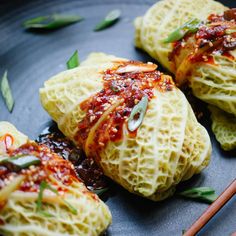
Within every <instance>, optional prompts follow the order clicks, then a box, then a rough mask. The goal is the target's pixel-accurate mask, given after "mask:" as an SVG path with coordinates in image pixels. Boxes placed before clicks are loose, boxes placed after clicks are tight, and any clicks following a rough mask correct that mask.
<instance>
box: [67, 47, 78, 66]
mask: <svg viewBox="0 0 236 236" xmlns="http://www.w3.org/2000/svg"><path fill="white" fill-rule="evenodd" d="M66 65H67V69H73V68H75V67H78V66H79V56H78V50H76V51H75V52H74V53H73V55H72V56H71V57H70V59H69V60H68V61H67V63H66Z"/></svg>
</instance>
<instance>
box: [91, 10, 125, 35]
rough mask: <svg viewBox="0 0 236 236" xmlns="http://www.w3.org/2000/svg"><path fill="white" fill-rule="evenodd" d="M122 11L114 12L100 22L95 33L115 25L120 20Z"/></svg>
mask: <svg viewBox="0 0 236 236" xmlns="http://www.w3.org/2000/svg"><path fill="white" fill-rule="evenodd" d="M120 15H121V11H120V10H113V11H111V12H110V13H108V15H107V16H106V17H105V18H104V19H103V20H102V21H101V22H99V23H98V24H97V25H96V27H95V28H94V31H99V30H103V29H105V28H107V27H109V26H111V25H114V24H115V23H116V22H117V21H118V20H119V18H120Z"/></svg>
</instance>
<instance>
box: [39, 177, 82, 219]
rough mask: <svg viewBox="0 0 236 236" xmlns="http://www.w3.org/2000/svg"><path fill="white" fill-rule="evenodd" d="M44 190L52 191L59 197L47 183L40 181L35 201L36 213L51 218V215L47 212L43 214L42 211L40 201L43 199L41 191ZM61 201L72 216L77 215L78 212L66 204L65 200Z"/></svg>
mask: <svg viewBox="0 0 236 236" xmlns="http://www.w3.org/2000/svg"><path fill="white" fill-rule="evenodd" d="M45 189H48V190H50V191H52V192H53V193H55V194H56V195H57V196H60V195H59V193H58V191H57V190H56V189H55V188H53V187H52V186H50V185H49V184H48V183H47V182H45V181H42V182H41V184H40V188H39V195H38V199H37V211H38V212H39V213H40V214H43V215H44V216H46V217H51V216H53V215H51V214H50V213H48V212H45V211H43V210H42V199H43V191H44V190H45ZM62 201H63V202H64V203H65V205H67V207H68V208H69V209H70V211H71V212H72V214H74V215H77V214H78V212H77V210H76V209H75V208H74V207H73V206H72V205H71V204H70V203H69V202H68V201H66V200H65V199H63V198H62Z"/></svg>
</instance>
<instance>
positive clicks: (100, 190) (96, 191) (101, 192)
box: [92, 188, 109, 196]
mask: <svg viewBox="0 0 236 236" xmlns="http://www.w3.org/2000/svg"><path fill="white" fill-rule="evenodd" d="M108 190H109V188H100V189H94V190H92V191H93V192H94V193H96V194H97V195H98V196H101V195H102V194H103V193H105V192H107V191H108Z"/></svg>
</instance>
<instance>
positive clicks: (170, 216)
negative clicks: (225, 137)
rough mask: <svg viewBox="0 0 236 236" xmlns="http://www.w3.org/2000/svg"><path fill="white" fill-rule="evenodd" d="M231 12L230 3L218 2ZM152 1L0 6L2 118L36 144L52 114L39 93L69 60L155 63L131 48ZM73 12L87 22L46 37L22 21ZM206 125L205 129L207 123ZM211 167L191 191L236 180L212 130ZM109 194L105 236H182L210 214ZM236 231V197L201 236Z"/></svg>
mask: <svg viewBox="0 0 236 236" xmlns="http://www.w3.org/2000/svg"><path fill="white" fill-rule="evenodd" d="M222 2H223V3H225V4H226V5H228V6H231V7H236V2H235V0H225V1H222ZM153 3H155V0H146V1H145V0H143V1H142V0H81V1H79V0H74V1H69V0H58V1H43V0H41V1H40V0H34V1H32V0H11V1H9V0H0V74H3V72H4V71H5V70H6V69H7V70H8V75H9V80H10V84H11V87H12V90H13V95H14V98H15V108H14V110H13V112H12V114H10V113H9V112H8V110H7V108H6V106H5V105H4V103H3V100H2V98H0V120H7V121H10V122H12V123H13V124H14V125H16V126H17V128H18V129H20V130H21V131H22V132H24V133H26V134H27V135H29V137H30V138H32V139H34V138H36V137H37V135H38V134H39V133H40V132H41V131H42V130H43V129H44V128H45V127H46V126H47V125H48V122H49V121H50V118H49V116H48V115H47V113H46V112H45V111H44V110H43V108H42V107H41V105H40V102H39V96H38V89H39V88H40V87H41V86H42V84H43V82H44V81H45V80H47V79H48V78H49V77H50V76H52V75H54V74H56V73H58V72H60V71H62V70H65V69H66V64H65V63H66V60H67V59H68V58H69V57H70V56H71V55H72V53H73V52H74V50H75V49H78V51H79V55H80V59H81V60H83V59H85V57H86V56H87V55H88V54H89V53H90V52H93V51H98V52H99V51H102V52H106V53H110V54H114V55H116V56H120V57H126V58H130V59H134V60H142V61H153V60H152V59H151V58H149V57H148V56H147V55H146V54H145V53H143V52H140V51H138V50H136V49H135V48H134V45H133V36H134V28H133V25H132V22H133V20H134V18H135V17H136V16H139V15H142V14H144V12H145V11H146V10H147V9H148V8H149V7H150V6H151V5H152V4H153ZM116 8H119V9H121V11H122V19H121V20H120V21H119V22H118V23H117V24H116V25H115V26H113V27H111V28H109V29H106V30H104V31H100V32H93V28H94V26H95V25H96V23H98V22H99V20H100V19H101V18H102V17H103V16H104V15H106V13H107V12H109V11H110V10H113V9H116ZM55 12H56V13H58V12H59V13H60V12H69V13H77V14H79V15H81V16H83V17H84V18H85V20H84V21H82V22H80V23H77V24H74V25H70V26H68V27H65V28H63V29H60V30H56V31H53V32H50V33H32V32H26V31H24V29H23V28H22V27H21V23H22V22H23V21H24V20H26V19H28V18H31V17H36V16H39V15H45V14H48V13H55ZM203 123H204V125H205V126H206V128H207V129H208V130H210V128H209V127H210V125H209V122H208V121H207V120H204V121H203ZM209 132H210V135H211V140H212V144H213V153H212V161H211V164H210V166H209V167H208V168H207V169H206V170H204V171H203V173H202V174H200V175H198V176H196V177H194V178H193V179H191V181H189V182H188V183H186V184H185V185H188V186H211V187H213V188H214V189H215V190H216V192H217V193H221V191H223V189H224V188H225V187H226V186H227V185H228V184H229V183H230V182H231V181H232V180H233V179H234V178H235V176H236V154H235V152H234V153H233V152H231V153H226V152H223V151H222V150H221V149H220V147H219V145H218V144H217V143H216V140H215V138H214V136H213V135H212V133H211V131H209ZM112 190H113V192H114V195H113V196H112V197H110V198H109V199H108V200H107V201H106V203H107V204H108V206H109V207H110V210H111V212H112V215H113V223H112V225H111V226H110V228H109V230H108V232H107V234H108V235H111V236H123V235H125V236H133V235H135V236H144V235H147V236H150V235H161V236H169V235H171V236H172V235H181V234H182V230H183V229H186V228H188V227H189V226H190V225H191V224H192V223H193V222H194V221H195V220H196V219H197V218H198V217H199V216H200V215H201V213H202V212H203V211H204V210H205V209H206V208H207V206H208V205H207V204H205V203H197V202H193V201H190V200H186V199H180V198H178V197H172V198H171V199H168V200H166V201H164V202H160V203H154V202H151V201H148V200H145V199H142V198H139V197H136V196H134V195H132V194H130V193H128V192H127V191H125V190H124V189H122V188H121V187H119V186H117V185H116V184H114V186H112ZM234 231H236V197H234V198H233V199H232V200H231V201H230V202H229V203H228V204H227V205H226V206H225V207H224V208H223V209H222V211H221V212H220V213H218V214H217V215H216V217H214V219H213V220H211V221H210V223H208V225H207V226H206V227H205V228H204V229H203V230H202V231H201V232H200V233H199V235H212V236H225V235H231V233H232V232H234Z"/></svg>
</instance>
